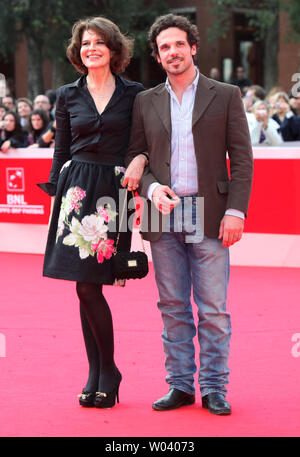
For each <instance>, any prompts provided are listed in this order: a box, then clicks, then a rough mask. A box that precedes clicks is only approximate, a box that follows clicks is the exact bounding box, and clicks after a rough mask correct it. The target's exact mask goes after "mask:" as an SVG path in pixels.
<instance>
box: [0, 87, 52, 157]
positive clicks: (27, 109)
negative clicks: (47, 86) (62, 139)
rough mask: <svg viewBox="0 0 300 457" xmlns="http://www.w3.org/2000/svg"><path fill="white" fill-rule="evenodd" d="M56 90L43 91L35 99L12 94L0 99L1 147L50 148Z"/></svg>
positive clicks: (2, 149) (3, 148)
mask: <svg viewBox="0 0 300 457" xmlns="http://www.w3.org/2000/svg"><path fill="white" fill-rule="evenodd" d="M55 100H56V91H52V90H51V91H48V92H47V93H46V94H40V95H37V96H36V97H35V99H34V100H33V101H31V100H29V99H28V98H25V97H21V98H19V99H17V100H15V99H14V97H13V96H12V95H6V96H5V97H3V98H2V100H1V99H0V149H1V151H2V152H6V151H8V150H9V149H11V148H16V149H17V148H27V147H28V148H29V147H30V148H33V147H34V148H49V147H54V140H55V130H56V121H55Z"/></svg>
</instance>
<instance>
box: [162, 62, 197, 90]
mask: <svg viewBox="0 0 300 457" xmlns="http://www.w3.org/2000/svg"><path fill="white" fill-rule="evenodd" d="M195 70H196V78H195V79H194V81H193V82H192V83H191V84H190V85H189V86H188V87H187V89H188V88H189V87H192V88H193V89H194V90H195V89H196V88H197V86H198V82H199V75H200V72H199V70H198V68H197V67H196V66H195ZM166 89H167V91H168V92H169V93H171V91H172V92H173V89H172V87H171V84H170V81H169V78H167V79H166Z"/></svg>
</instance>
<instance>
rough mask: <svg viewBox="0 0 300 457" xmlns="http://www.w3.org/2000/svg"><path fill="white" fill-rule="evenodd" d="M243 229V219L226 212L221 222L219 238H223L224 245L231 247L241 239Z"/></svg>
mask: <svg viewBox="0 0 300 457" xmlns="http://www.w3.org/2000/svg"><path fill="white" fill-rule="evenodd" d="M243 230H244V220H243V219H241V218H240V217H236V216H230V215H227V214H225V216H224V217H223V219H222V220H221V224H220V230H219V240H220V239H222V238H223V246H224V247H225V248H229V247H230V246H232V245H233V244H234V243H236V242H237V241H240V239H241V238H242V235H243Z"/></svg>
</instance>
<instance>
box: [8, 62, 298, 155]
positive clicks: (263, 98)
mask: <svg viewBox="0 0 300 457" xmlns="http://www.w3.org/2000/svg"><path fill="white" fill-rule="evenodd" d="M210 77H211V78H212V79H216V80H219V81H220V73H219V70H218V69H217V68H212V69H211V71H210ZM231 84H233V85H236V86H238V87H239V88H240V90H241V95H242V98H243V103H244V107H245V111H246V116H247V120H248V126H249V131H250V137H251V143H252V146H258V145H260V144H262V145H264V146H280V145H282V144H283V143H285V142H287V141H300V91H298V92H297V95H295V94H292V93H290V94H288V93H287V92H285V91H284V90H283V89H282V88H281V87H274V88H272V89H271V90H270V91H269V92H268V93H267V92H266V90H265V89H264V88H263V87H261V86H259V85H252V84H251V82H250V80H249V79H248V78H247V77H246V74H245V70H244V68H243V67H241V66H240V67H237V68H236V75H235V78H233V79H232V81H231ZM55 100H56V91H55V90H49V91H47V92H46V94H40V95H37V96H36V97H35V99H34V100H33V102H32V101H31V100H29V99H28V98H25V97H22V98H19V99H17V100H15V99H14V97H13V96H12V95H6V96H5V97H3V98H2V100H1V99H0V133H1V136H0V149H1V151H2V152H6V151H8V150H9V149H11V148H26V147H30V148H32V147H38V148H48V147H54V140H55V129H56V122H55Z"/></svg>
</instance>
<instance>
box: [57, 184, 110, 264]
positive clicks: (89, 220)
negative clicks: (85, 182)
mask: <svg viewBox="0 0 300 457" xmlns="http://www.w3.org/2000/svg"><path fill="white" fill-rule="evenodd" d="M85 196H86V192H85V191H84V190H83V189H81V188H80V187H71V188H70V189H68V191H67V194H66V197H62V204H61V210H60V214H59V218H58V227H57V233H56V242H58V239H59V238H60V237H61V236H62V235H63V233H64V231H65V230H68V231H69V232H70V233H69V234H68V235H66V236H65V237H64V238H63V241H62V242H63V244H64V245H66V246H74V247H77V248H78V249H79V257H80V258H81V259H86V258H88V257H89V256H92V257H94V256H96V258H97V262H98V263H103V262H104V260H105V259H110V257H111V256H112V255H113V250H114V246H113V245H114V240H112V239H109V238H108V237H107V232H108V222H110V221H111V220H114V219H115V217H116V215H117V214H118V213H116V212H114V211H112V210H111V208H110V205H104V206H99V205H98V201H97V204H96V212H95V213H94V214H90V215H88V216H85V217H84V218H83V219H82V221H81V222H80V220H79V219H77V218H76V217H74V216H73V217H72V219H71V220H70V214H71V213H72V212H74V213H76V214H77V215H79V214H80V210H81V207H82V202H81V200H83V199H84V198H85Z"/></svg>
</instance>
